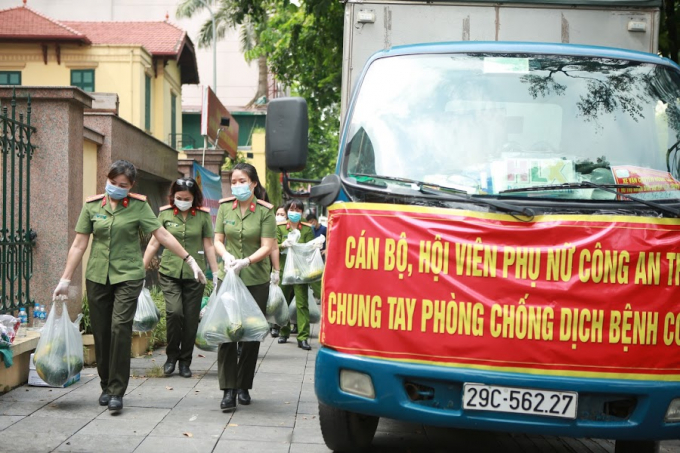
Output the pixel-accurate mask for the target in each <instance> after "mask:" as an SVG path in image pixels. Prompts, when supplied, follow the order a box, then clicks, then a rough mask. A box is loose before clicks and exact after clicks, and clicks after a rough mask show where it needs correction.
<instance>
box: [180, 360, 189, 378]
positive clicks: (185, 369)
mask: <svg viewBox="0 0 680 453" xmlns="http://www.w3.org/2000/svg"><path fill="white" fill-rule="evenodd" d="M179 375H180V376H182V377H191V370H190V369H189V365H182V364H181V363H180V364H179Z"/></svg>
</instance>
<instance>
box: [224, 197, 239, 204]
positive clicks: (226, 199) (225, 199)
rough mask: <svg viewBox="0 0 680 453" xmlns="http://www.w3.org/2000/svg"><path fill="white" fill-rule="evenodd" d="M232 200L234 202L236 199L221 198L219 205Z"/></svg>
mask: <svg viewBox="0 0 680 453" xmlns="http://www.w3.org/2000/svg"><path fill="white" fill-rule="evenodd" d="M234 200H236V197H228V198H222V199H221V200H220V204H222V203H227V202H229V201H234Z"/></svg>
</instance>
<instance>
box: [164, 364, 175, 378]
mask: <svg viewBox="0 0 680 453" xmlns="http://www.w3.org/2000/svg"><path fill="white" fill-rule="evenodd" d="M174 372H175V362H165V365H163V374H165V375H166V376H170V375H171V374H172V373H174Z"/></svg>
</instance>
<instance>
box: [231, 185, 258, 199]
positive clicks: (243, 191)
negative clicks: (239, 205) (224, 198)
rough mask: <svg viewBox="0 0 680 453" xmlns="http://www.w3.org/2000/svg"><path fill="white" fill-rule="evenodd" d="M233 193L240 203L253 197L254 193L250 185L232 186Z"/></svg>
mask: <svg viewBox="0 0 680 453" xmlns="http://www.w3.org/2000/svg"><path fill="white" fill-rule="evenodd" d="M231 193H232V195H234V196H235V197H236V199H237V200H238V201H246V200H248V199H249V198H250V197H251V196H252V195H253V191H252V190H250V184H239V185H238V186H231Z"/></svg>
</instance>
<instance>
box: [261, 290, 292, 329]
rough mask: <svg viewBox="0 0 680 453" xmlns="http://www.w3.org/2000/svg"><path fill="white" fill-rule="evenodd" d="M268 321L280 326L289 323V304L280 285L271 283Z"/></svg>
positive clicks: (268, 300)
mask: <svg viewBox="0 0 680 453" xmlns="http://www.w3.org/2000/svg"><path fill="white" fill-rule="evenodd" d="M266 315H267V321H269V322H271V323H272V324H276V325H279V326H285V325H286V324H288V318H289V314H288V304H287V303H286V297H285V296H284V295H283V291H282V290H281V288H280V287H279V285H269V299H267V313H266Z"/></svg>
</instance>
